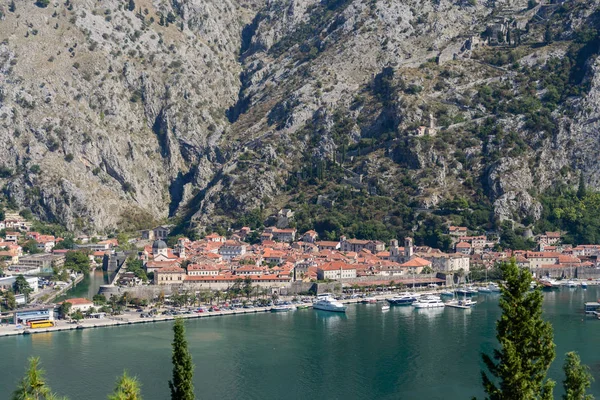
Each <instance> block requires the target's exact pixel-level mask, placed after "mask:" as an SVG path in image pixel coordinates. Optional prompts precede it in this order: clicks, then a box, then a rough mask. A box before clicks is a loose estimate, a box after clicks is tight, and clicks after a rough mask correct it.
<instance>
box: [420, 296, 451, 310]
mask: <svg viewBox="0 0 600 400" xmlns="http://www.w3.org/2000/svg"><path fill="white" fill-rule="evenodd" d="M412 305H413V307H415V308H438V307H444V306H445V305H444V302H443V301H442V299H440V298H439V297H438V296H431V295H430V296H424V297H421V298H420V299H418V300H417V301H415V302H414V303H412Z"/></svg>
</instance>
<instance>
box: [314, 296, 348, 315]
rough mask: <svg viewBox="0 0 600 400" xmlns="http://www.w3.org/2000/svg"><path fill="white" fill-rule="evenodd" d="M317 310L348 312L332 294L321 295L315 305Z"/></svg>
mask: <svg viewBox="0 0 600 400" xmlns="http://www.w3.org/2000/svg"><path fill="white" fill-rule="evenodd" d="M313 308H314V309H315V310H323V311H334V312H346V306H345V305H343V304H342V303H340V302H339V301H337V300H336V299H334V298H333V296H332V295H331V293H321V294H320V295H318V296H317V301H316V302H315V303H314V304H313Z"/></svg>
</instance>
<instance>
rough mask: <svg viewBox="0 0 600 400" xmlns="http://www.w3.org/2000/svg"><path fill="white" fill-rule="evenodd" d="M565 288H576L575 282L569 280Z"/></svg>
mask: <svg viewBox="0 0 600 400" xmlns="http://www.w3.org/2000/svg"><path fill="white" fill-rule="evenodd" d="M567 286H568V287H570V288H574V287H577V283H575V281H573V280H569V281H567Z"/></svg>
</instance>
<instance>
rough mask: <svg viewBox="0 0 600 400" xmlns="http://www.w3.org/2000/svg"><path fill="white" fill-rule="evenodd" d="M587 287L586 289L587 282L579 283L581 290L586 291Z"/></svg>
mask: <svg viewBox="0 0 600 400" xmlns="http://www.w3.org/2000/svg"><path fill="white" fill-rule="evenodd" d="M587 287H588V284H587V282H586V281H581V288H582V289H587Z"/></svg>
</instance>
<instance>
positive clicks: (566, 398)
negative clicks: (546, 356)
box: [562, 351, 594, 400]
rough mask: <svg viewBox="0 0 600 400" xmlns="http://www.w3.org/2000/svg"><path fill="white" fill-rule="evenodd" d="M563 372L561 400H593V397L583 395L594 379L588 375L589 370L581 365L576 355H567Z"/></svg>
mask: <svg viewBox="0 0 600 400" xmlns="http://www.w3.org/2000/svg"><path fill="white" fill-rule="evenodd" d="M563 371H565V380H564V381H563V387H564V388H565V394H564V395H563V397H562V398H563V400H594V396H592V395H589V394H585V391H586V389H587V388H589V387H590V385H591V384H592V381H593V380H594V378H593V377H592V374H590V368H589V367H588V366H587V365H581V359H580V358H579V355H578V354H577V353H575V352H573V351H571V352H569V353H567V358H566V359H565V363H564V365H563Z"/></svg>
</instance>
